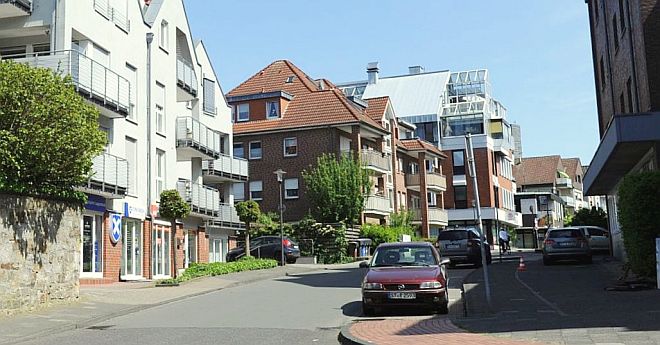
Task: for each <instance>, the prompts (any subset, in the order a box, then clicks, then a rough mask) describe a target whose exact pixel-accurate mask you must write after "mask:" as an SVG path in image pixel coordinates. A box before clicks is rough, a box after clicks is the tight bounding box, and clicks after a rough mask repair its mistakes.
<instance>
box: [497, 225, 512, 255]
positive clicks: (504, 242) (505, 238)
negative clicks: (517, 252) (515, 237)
mask: <svg viewBox="0 0 660 345" xmlns="http://www.w3.org/2000/svg"><path fill="white" fill-rule="evenodd" d="M499 237H500V248H501V249H502V253H506V252H507V251H510V250H511V247H510V246H509V233H508V232H507V231H506V229H500V235H499Z"/></svg>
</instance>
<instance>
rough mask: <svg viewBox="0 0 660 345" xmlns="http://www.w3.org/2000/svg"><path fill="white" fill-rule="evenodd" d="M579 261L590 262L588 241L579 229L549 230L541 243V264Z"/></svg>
mask: <svg viewBox="0 0 660 345" xmlns="http://www.w3.org/2000/svg"><path fill="white" fill-rule="evenodd" d="M568 259H573V260H576V259H577V260H580V261H583V262H585V263H591V262H592V256H591V248H590V247H589V240H588V239H587V237H586V236H585V235H584V233H583V232H582V230H580V229H579V228H573V227H571V228H556V229H550V230H548V231H547V232H546V234H545V241H543V264H544V265H549V264H552V263H553V262H555V261H556V260H568Z"/></svg>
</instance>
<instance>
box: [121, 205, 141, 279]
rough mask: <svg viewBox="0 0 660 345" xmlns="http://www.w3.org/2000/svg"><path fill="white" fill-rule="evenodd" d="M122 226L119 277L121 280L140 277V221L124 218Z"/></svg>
mask: <svg viewBox="0 0 660 345" xmlns="http://www.w3.org/2000/svg"><path fill="white" fill-rule="evenodd" d="M123 227H124V233H123V234H122V248H123V251H122V258H121V278H122V279H123V280H135V279H142V247H143V237H142V223H141V222H140V221H137V220H132V219H127V218H124V225H123Z"/></svg>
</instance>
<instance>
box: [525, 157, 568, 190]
mask: <svg viewBox="0 0 660 345" xmlns="http://www.w3.org/2000/svg"><path fill="white" fill-rule="evenodd" d="M563 170H564V169H563V165H562V164H561V157H560V156H558V155H554V156H543V157H527V158H522V159H521V161H520V163H519V164H516V165H514V166H513V176H514V177H515V178H516V183H517V184H518V185H520V186H526V185H542V184H554V183H555V181H556V178H557V171H563Z"/></svg>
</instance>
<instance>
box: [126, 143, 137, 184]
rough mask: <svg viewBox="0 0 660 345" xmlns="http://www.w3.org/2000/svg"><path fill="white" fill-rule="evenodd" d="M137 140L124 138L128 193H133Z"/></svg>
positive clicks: (135, 175)
mask: <svg viewBox="0 0 660 345" xmlns="http://www.w3.org/2000/svg"><path fill="white" fill-rule="evenodd" d="M137 147H138V146H137V140H135V139H133V138H131V137H126V144H125V149H126V163H127V165H128V192H129V193H131V192H134V189H133V188H134V187H135V181H136V179H137V154H138V153H137V152H138V151H137Z"/></svg>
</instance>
